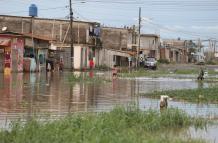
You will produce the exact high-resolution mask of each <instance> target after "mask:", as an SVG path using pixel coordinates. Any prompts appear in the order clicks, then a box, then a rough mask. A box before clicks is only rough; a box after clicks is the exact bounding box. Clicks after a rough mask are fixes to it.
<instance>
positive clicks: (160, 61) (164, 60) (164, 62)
mask: <svg viewBox="0 0 218 143" xmlns="http://www.w3.org/2000/svg"><path fill="white" fill-rule="evenodd" d="M158 63H161V64H169V63H170V62H169V61H168V60H167V59H160V60H158Z"/></svg>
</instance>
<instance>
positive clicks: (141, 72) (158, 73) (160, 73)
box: [119, 68, 218, 77]
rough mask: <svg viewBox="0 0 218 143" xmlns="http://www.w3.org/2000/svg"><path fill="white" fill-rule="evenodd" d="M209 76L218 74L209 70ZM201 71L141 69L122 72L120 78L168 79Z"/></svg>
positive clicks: (196, 73)
mask: <svg viewBox="0 0 218 143" xmlns="http://www.w3.org/2000/svg"><path fill="white" fill-rule="evenodd" d="M207 71H208V74H209V75H216V74H218V72H216V71H214V70H207ZM198 74H199V69H171V70H169V69H158V70H146V69H145V68H140V69H138V70H133V71H121V72H120V73H119V76H120V77H143V76H146V77H166V76H167V77H168V76H171V75H196V76H197V75H198Z"/></svg>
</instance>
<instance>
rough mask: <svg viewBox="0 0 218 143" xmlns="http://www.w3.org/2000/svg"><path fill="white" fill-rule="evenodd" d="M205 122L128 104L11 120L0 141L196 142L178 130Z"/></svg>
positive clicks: (184, 114)
mask: <svg viewBox="0 0 218 143" xmlns="http://www.w3.org/2000/svg"><path fill="white" fill-rule="evenodd" d="M206 125H207V122H206V121H205V120H203V119H195V118H190V117H189V116H188V115H187V114H186V113H184V112H183V111H181V110H179V109H167V110H163V111H162V112H161V113H159V111H157V110H148V111H140V110H138V109H136V108H135V107H128V108H127V109H124V108H116V109H114V110H113V111H111V112H108V113H105V112H104V113H83V114H82V113H80V114H74V115H70V116H68V117H65V118H63V119H60V120H56V121H47V122H43V123H42V122H38V121H36V120H32V121H29V122H27V123H23V124H22V123H21V122H17V123H13V124H12V126H11V129H10V131H1V132H0V140H1V143H72V142H76V143H139V142H149V143H159V142H162V143H169V142H170V143H174V142H175V143H199V142H205V141H203V140H196V139H195V140H194V139H190V138H187V137H184V136H182V135H180V131H178V130H182V129H184V130H186V129H187V128H188V127H190V126H195V127H196V128H205V127H206ZM174 130H177V132H175V131H174ZM170 131H171V132H172V134H171V133H170ZM177 134H178V135H177Z"/></svg>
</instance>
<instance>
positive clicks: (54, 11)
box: [0, 0, 218, 40]
mask: <svg viewBox="0 0 218 143" xmlns="http://www.w3.org/2000/svg"><path fill="white" fill-rule="evenodd" d="M32 3H34V4H36V5H37V6H38V10H39V13H38V16H39V17H44V18H66V17H68V15H69V14H68V13H69V7H68V5H69V0H0V14H1V15H2V14H7V15H22V16H28V7H29V5H30V4H32ZM72 3H73V5H72V6H73V10H74V17H75V18H76V19H78V20H85V21H97V22H101V24H103V25H104V26H111V27H112V26H113V27H123V26H129V27H130V26H132V25H137V24H138V21H137V19H138V9H139V7H141V8H142V31H143V33H156V34H160V35H161V37H162V38H177V37H181V38H182V39H193V40H195V39H198V38H201V39H209V38H215V39H218V0H72Z"/></svg>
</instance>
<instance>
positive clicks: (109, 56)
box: [99, 27, 136, 67]
mask: <svg viewBox="0 0 218 143" xmlns="http://www.w3.org/2000/svg"><path fill="white" fill-rule="evenodd" d="M134 33H135V32H134V30H133V29H128V28H114V27H103V28H102V29H101V41H102V48H103V49H102V50H100V57H99V65H106V66H108V67H113V66H114V65H117V66H128V65H129V60H131V61H132V60H133V59H134V56H135V54H136V51H135V49H136V48H134V45H136V44H134V43H136V37H135V36H136V34H134Z"/></svg>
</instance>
